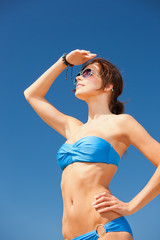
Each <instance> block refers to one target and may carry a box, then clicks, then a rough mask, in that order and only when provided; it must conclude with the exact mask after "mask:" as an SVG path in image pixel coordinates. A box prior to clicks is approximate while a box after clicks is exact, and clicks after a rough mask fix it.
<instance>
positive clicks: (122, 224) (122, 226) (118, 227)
mask: <svg viewBox="0 0 160 240" xmlns="http://www.w3.org/2000/svg"><path fill="white" fill-rule="evenodd" d="M100 225H101V226H103V228H104V229H103V231H105V232H103V234H102V235H98V233H97V227H98V226H100ZM97 227H96V230H93V231H91V232H88V233H85V234H83V235H81V236H78V237H76V238H73V239H72V240H97V239H98V238H100V237H102V236H103V235H104V233H107V232H129V233H130V234H131V235H132V237H133V233H132V230H131V227H130V225H129V223H128V221H127V220H126V218H125V217H124V216H122V217H119V218H116V219H114V220H112V221H110V222H108V223H106V224H105V225H103V224H98V225H97Z"/></svg>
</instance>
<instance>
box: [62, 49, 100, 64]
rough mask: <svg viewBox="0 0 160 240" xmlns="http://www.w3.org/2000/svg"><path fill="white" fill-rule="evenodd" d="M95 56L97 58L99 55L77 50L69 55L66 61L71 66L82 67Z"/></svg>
mask: <svg viewBox="0 0 160 240" xmlns="http://www.w3.org/2000/svg"><path fill="white" fill-rule="evenodd" d="M95 56H97V54H93V53H90V51H85V50H79V49H76V50H74V51H72V52H70V53H68V54H67V56H66V60H67V61H68V62H69V63H70V64H74V65H81V64H83V63H85V62H86V61H88V60H90V59H92V58H94V57H95Z"/></svg>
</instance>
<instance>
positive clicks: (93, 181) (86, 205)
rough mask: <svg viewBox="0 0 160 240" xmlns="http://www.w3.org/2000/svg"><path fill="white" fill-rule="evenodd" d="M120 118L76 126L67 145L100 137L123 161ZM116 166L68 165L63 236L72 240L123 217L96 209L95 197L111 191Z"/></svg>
mask: <svg viewBox="0 0 160 240" xmlns="http://www.w3.org/2000/svg"><path fill="white" fill-rule="evenodd" d="M119 118H120V115H114V114H113V115H112V114H111V115H110V116H106V117H104V118H103V120H101V121H100V120H99V121H97V120H96V121H94V122H92V124H81V125H79V126H77V127H76V128H75V129H74V131H73V133H72V134H71V136H70V137H69V139H68V140H67V141H66V143H71V144H73V143H75V142H76V141H77V140H79V139H81V138H82V137H85V136H98V137H101V138H103V139H105V140H106V141H107V142H109V143H110V144H111V145H112V146H113V148H114V149H115V151H116V152H117V153H118V154H119V156H120V157H121V156H122V155H123V153H124V152H125V150H126V149H127V147H128V146H127V142H126V140H125V137H124V136H123V129H121V128H120V127H119V124H118V122H119ZM116 171H117V166H116V165H113V164H106V163H100V162H98V163H84V162H74V163H72V164H70V165H68V166H67V167H66V168H65V169H64V171H63V173H62V179H61V190H62V197H63V219H62V234H63V237H64V239H65V240H71V239H73V238H75V237H78V236H80V235H82V234H85V233H87V232H90V231H92V230H94V229H95V228H96V226H97V224H106V223H107V222H110V221H112V220H113V219H115V218H118V217H120V216H121V215H120V214H118V213H116V212H113V211H110V212H107V213H99V212H98V211H97V210H96V209H95V208H94V207H93V206H92V202H94V201H95V198H94V196H95V195H97V194H99V193H102V192H104V191H106V192H107V191H109V192H110V193H111V191H110V189H109V184H110V182H111V180H112V178H113V176H114V174H115V173H116Z"/></svg>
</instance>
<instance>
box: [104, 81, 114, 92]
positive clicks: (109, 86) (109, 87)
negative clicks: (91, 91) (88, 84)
mask: <svg viewBox="0 0 160 240" xmlns="http://www.w3.org/2000/svg"><path fill="white" fill-rule="evenodd" d="M112 88H113V84H112V83H109V84H108V85H107V86H106V87H105V89H104V91H105V92H110V91H111V90H112Z"/></svg>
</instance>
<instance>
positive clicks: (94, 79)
mask: <svg viewBox="0 0 160 240" xmlns="http://www.w3.org/2000/svg"><path fill="white" fill-rule="evenodd" d="M90 83H91V85H92V86H95V87H99V86H100V84H101V83H100V82H99V80H98V79H96V78H94V77H91V78H90Z"/></svg>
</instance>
